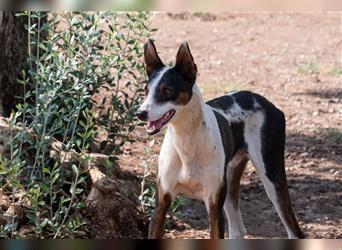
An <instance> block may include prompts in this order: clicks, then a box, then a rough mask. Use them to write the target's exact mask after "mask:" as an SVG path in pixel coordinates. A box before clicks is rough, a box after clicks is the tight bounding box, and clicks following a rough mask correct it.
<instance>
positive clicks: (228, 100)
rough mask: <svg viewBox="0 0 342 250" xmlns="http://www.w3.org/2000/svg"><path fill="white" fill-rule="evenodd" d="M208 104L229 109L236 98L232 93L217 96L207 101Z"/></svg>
mask: <svg viewBox="0 0 342 250" xmlns="http://www.w3.org/2000/svg"><path fill="white" fill-rule="evenodd" d="M207 104H208V105H209V106H211V107H213V108H217V109H221V110H227V109H229V108H231V107H232V106H233V104H234V100H233V98H232V97H231V96H230V95H225V96H222V97H218V98H215V99H213V100H210V101H208V102H207Z"/></svg>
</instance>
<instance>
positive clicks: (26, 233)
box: [18, 225, 34, 239]
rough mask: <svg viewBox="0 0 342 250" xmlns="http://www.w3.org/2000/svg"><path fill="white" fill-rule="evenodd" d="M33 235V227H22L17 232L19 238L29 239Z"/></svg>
mask: <svg viewBox="0 0 342 250" xmlns="http://www.w3.org/2000/svg"><path fill="white" fill-rule="evenodd" d="M33 234H34V227H33V226H31V225H23V226H21V227H20V228H19V230H18V235H19V237H20V238H22V239H25V238H30V236H33Z"/></svg>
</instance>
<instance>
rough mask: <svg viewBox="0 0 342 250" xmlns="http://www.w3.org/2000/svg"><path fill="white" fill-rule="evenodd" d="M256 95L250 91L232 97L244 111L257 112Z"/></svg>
mask: <svg viewBox="0 0 342 250" xmlns="http://www.w3.org/2000/svg"><path fill="white" fill-rule="evenodd" d="M254 95H255V94H254V93H252V92H250V91H239V92H236V93H234V94H233V95H232V97H233V99H234V100H235V102H236V103H237V104H239V106H240V107H241V108H242V109H243V110H256V108H255V107H254Z"/></svg>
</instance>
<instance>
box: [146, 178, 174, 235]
mask: <svg viewBox="0 0 342 250" xmlns="http://www.w3.org/2000/svg"><path fill="white" fill-rule="evenodd" d="M171 203H172V197H171V195H170V194H169V193H164V192H163V191H162V190H161V188H160V185H159V181H158V184H157V195H156V208H155V210H154V212H153V215H152V217H151V221H150V227H149V231H148V238H149V239H161V238H162V237H163V234H164V224H165V218H166V213H167V210H168V209H169V207H170V205H171Z"/></svg>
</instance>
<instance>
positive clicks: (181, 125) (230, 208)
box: [137, 40, 304, 238]
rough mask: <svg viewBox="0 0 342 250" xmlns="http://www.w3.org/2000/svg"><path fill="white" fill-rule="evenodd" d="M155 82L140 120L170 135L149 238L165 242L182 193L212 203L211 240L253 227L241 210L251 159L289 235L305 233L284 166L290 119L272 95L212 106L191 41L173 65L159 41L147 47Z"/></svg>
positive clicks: (229, 98) (248, 95) (238, 96)
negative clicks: (200, 81) (198, 80)
mask: <svg viewBox="0 0 342 250" xmlns="http://www.w3.org/2000/svg"><path fill="white" fill-rule="evenodd" d="M145 64H146V72H147V75H148V77H149V81H148V84H147V86H146V99H145V101H144V102H143V104H142V105H141V107H140V108H139V111H138V113H137V116H138V118H139V119H141V120H143V121H147V125H146V126H145V128H146V130H147V133H148V134H149V135H154V134H157V133H158V132H160V131H161V129H162V128H163V127H165V126H168V130H167V132H166V134H165V138H164V142H163V145H162V148H161V151H160V155H159V167H158V179H157V192H158V193H157V195H156V196H157V197H156V198H157V201H156V204H157V207H156V209H155V212H154V215H153V216H152V218H151V223H150V229H149V238H162V236H163V231H164V223H165V216H166V213H167V210H168V208H169V206H170V204H171V202H172V200H173V199H174V198H175V196H177V195H179V194H182V195H186V196H189V197H191V198H195V199H201V200H203V201H204V203H205V205H206V208H207V210H208V214H209V225H210V238H224V230H225V218H224V214H223V209H224V211H225V213H226V216H227V219H228V222H229V237H230V238H241V237H243V236H244V235H245V234H246V228H245V226H244V224H243V221H242V218H241V212H240V208H239V188H240V179H241V176H242V174H243V171H244V169H245V167H246V164H247V162H248V160H249V159H250V160H251V161H252V163H253V165H254V166H255V168H256V171H257V173H258V175H259V176H260V179H261V180H262V182H263V184H264V187H265V189H266V192H267V195H268V197H269V198H270V199H271V201H272V202H273V204H274V206H275V209H276V210H277V212H278V214H279V216H280V218H281V220H282V222H283V224H284V226H285V228H286V231H287V234H288V237H289V238H303V237H304V235H303V233H302V231H301V230H300V228H299V226H298V222H297V220H296V217H295V215H294V212H293V210H292V207H291V201H290V196H289V192H288V188H287V181H286V174H285V166H284V144H285V118H284V114H283V113H282V112H281V111H280V110H279V109H277V108H276V107H275V106H274V105H273V104H272V103H270V102H269V101H268V100H266V99H265V98H264V97H262V96H260V95H257V94H254V93H252V92H249V91H241V92H232V93H229V94H227V95H225V96H222V97H219V98H217V99H214V100H211V101H209V102H207V103H205V102H204V100H203V97H202V95H201V93H200V91H199V89H198V87H197V86H196V84H195V83H196V75H197V66H196V64H195V63H194V59H193V57H192V55H191V52H190V49H189V46H188V44H187V43H183V44H182V45H181V46H180V48H179V50H178V53H177V57H176V64H175V66H173V67H167V66H165V65H164V64H163V62H162V61H161V60H160V58H159V56H158V54H157V51H156V48H155V46H154V44H153V42H152V41H151V40H149V41H148V42H147V43H146V44H145Z"/></svg>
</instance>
